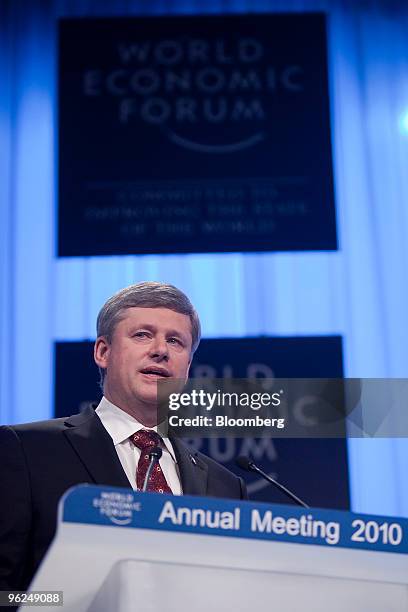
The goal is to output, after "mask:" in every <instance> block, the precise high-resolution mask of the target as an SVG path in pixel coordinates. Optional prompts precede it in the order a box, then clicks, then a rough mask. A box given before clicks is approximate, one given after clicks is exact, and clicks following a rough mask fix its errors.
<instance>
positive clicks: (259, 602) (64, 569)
mask: <svg viewBox="0 0 408 612" xmlns="http://www.w3.org/2000/svg"><path fill="white" fill-rule="evenodd" d="M30 591H63V607H61V606H57V605H54V606H51V605H50V606H47V607H46V608H45V609H47V610H55V611H56V612H57V611H58V610H60V611H61V610H64V612H113V611H117V612H130V611H133V610H137V611H138V612H144V611H149V612H163V610H165V611H166V612H173V611H174V612H175V611H176V610H177V612H183V611H186V612H187V611H188V612H218V611H221V610H229V609H231V610H234V612H240V611H244V610H245V611H248V610H254V609H258V608H259V609H261V610H273V611H279V612H297V611H300V610H302V611H304V612H328V610H330V612H345V611H346V612H354V611H355V612H402V611H403V610H404V611H407V610H408V520H406V519H398V518H389V517H378V516H371V515H361V514H354V513H351V512H342V511H337V510H333V511H331V510H321V509H314V508H312V509H304V508H298V507H294V506H284V505H270V504H264V503H254V502H248V501H233V500H224V499H215V498H202V497H190V496H171V495H160V494H156V493H140V492H135V491H133V490H131V489H119V488H111V487H97V486H91V485H80V486H78V487H75V488H73V489H71V490H70V491H68V492H67V493H66V494H65V496H64V497H63V499H62V500H61V502H60V506H59V517H58V527H57V533H56V536H55V539H54V541H53V543H52V545H51V547H50V548H49V550H48V553H47V555H46V557H45V559H44V561H43V563H42V565H41V567H40V569H39V571H38V573H37V575H36V576H35V577H34V580H33V582H32V584H31V585H30ZM26 608H27V610H28V607H27V606H21V608H20V610H25V609H26Z"/></svg>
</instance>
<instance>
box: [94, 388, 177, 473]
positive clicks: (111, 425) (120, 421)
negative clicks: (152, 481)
mask: <svg viewBox="0 0 408 612" xmlns="http://www.w3.org/2000/svg"><path fill="white" fill-rule="evenodd" d="M95 412H96V414H97V415H98V417H99V418H100V420H101V421H102V425H103V426H104V427H105V429H106V431H107V432H108V434H109V435H110V437H111V438H112V440H113V444H114V445H115V446H117V445H118V444H121V443H122V442H124V441H125V440H127V439H128V438H130V436H131V435H132V434H134V433H136V432H137V431H139V430H140V429H152V430H153V431H156V432H157V425H155V426H154V427H145V426H144V425H143V424H142V423H140V422H139V421H138V420H137V419H135V418H134V417H132V416H131V415H130V414H128V413H127V412H125V411H124V410H122V409H121V408H119V407H118V406H115V404H112V402H110V401H109V400H108V399H106V397H105V396H103V397H102V399H101V401H100V402H99V404H98V407H97V408H96V410H95ZM162 440H163V444H164V445H165V447H166V448H167V450H168V451H169V453H170V455H171V456H172V458H173V460H174V462H175V463H177V460H176V456H175V453H174V449H173V445H172V443H171V442H170V440H169V439H168V438H162Z"/></svg>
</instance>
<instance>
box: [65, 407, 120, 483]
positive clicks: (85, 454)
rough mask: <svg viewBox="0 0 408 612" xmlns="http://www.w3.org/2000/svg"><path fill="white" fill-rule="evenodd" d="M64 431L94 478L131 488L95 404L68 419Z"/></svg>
mask: <svg viewBox="0 0 408 612" xmlns="http://www.w3.org/2000/svg"><path fill="white" fill-rule="evenodd" d="M65 425H66V426H67V429H66V430H65V431H64V434H65V436H66V438H67V440H68V441H69V443H70V444H71V445H72V447H73V449H74V451H75V452H76V453H77V455H78V456H79V458H80V460H81V461H82V463H83V465H84V466H85V468H86V470H87V472H88V473H89V475H90V476H91V479H92V480H93V481H94V482H95V483H96V484H100V485H108V486H112V487H127V488H129V487H131V484H130V482H129V481H128V479H127V476H126V474H125V472H124V470H123V468H122V465H121V463H120V461H119V457H118V455H117V453H116V450H115V447H114V444H113V442H112V438H111V437H110V435H109V434H108V432H107V431H106V429H105V428H104V426H103V425H102V423H101V421H100V419H99V417H98V416H97V414H96V413H95V410H94V409H93V408H92V406H89V407H88V408H86V409H85V410H84V411H83V412H81V414H75V415H74V416H72V417H69V418H67V419H66V420H65Z"/></svg>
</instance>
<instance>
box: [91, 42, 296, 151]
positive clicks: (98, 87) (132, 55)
mask: <svg viewBox="0 0 408 612" xmlns="http://www.w3.org/2000/svg"><path fill="white" fill-rule="evenodd" d="M265 47H266V45H265V43H264V42H263V41H262V40H261V39H260V38H258V37H249V36H247V37H235V36H227V35H225V37H224V38H219V37H213V36H200V37H194V38H193V37H191V36H184V37H179V38H174V39H172V38H167V39H160V38H155V39H153V40H152V39H148V40H143V39H140V40H139V39H138V40H135V41H126V42H124V41H120V40H119V41H118V42H117V45H116V50H115V54H116V57H115V59H114V61H115V63H116V65H113V66H111V67H109V68H108V69H105V70H95V69H92V70H85V71H84V73H83V79H82V83H83V94H84V95H85V96H86V97H88V98H89V97H91V98H92V97H93V98H94V99H95V100H97V98H98V97H108V98H115V99H116V100H117V118H118V121H119V125H120V126H121V128H122V129H123V128H131V127H132V126H136V125H139V126H140V123H143V124H145V125H150V126H152V127H156V128H160V129H162V130H163V133H164V134H165V135H166V137H167V138H168V140H170V141H171V142H172V143H174V144H175V145H177V146H180V147H182V148H184V149H188V150H190V151H195V152H200V153H210V154H220V153H233V152H238V151H242V150H244V149H248V148H250V147H253V146H255V145H256V144H258V143H260V142H262V141H263V140H264V139H265V138H266V135H267V133H268V126H267V121H268V114H270V109H271V107H272V106H273V101H274V100H276V99H277V98H278V97H280V96H282V95H284V96H288V95H289V96H292V95H296V94H298V93H299V92H301V91H302V90H303V89H304V84H303V77H304V70H303V68H302V66H300V65H297V64H292V63H286V64H285V63H282V62H281V61H279V62H278V61H277V60H276V58H273V57H270V52H269V51H268V50H267V49H266V48H265ZM274 60H275V61H274Z"/></svg>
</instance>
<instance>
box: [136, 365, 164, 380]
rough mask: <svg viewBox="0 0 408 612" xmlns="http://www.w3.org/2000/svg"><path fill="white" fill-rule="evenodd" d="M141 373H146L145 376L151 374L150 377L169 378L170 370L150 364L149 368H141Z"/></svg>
mask: <svg viewBox="0 0 408 612" xmlns="http://www.w3.org/2000/svg"><path fill="white" fill-rule="evenodd" d="M140 372H141V373H142V374H146V375H147V376H151V377H152V378H153V377H154V378H157V377H160V378H169V377H170V376H171V374H170V372H169V371H168V370H166V369H165V368H161V367H159V366H151V367H149V368H143V370H140Z"/></svg>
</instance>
